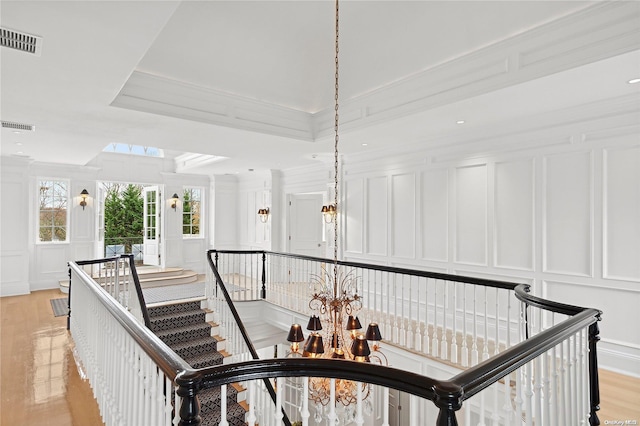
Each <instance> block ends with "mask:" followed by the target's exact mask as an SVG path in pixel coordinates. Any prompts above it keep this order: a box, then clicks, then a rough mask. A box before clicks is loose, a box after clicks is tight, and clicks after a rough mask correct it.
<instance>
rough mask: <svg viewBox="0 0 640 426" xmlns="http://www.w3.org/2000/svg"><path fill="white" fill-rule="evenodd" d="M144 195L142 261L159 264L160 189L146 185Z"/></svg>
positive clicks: (148, 263)
mask: <svg viewBox="0 0 640 426" xmlns="http://www.w3.org/2000/svg"><path fill="white" fill-rule="evenodd" d="M142 193H143V196H144V207H143V215H144V236H143V238H142V244H143V263H144V264H145V265H156V266H158V265H160V210H161V204H160V191H159V189H158V187H157V186H147V187H145V188H144V189H143V191H142Z"/></svg>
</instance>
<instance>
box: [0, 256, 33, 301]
mask: <svg viewBox="0 0 640 426" xmlns="http://www.w3.org/2000/svg"><path fill="white" fill-rule="evenodd" d="M0 253H1V254H0V297H4V296H15V295H18V294H27V293H29V267H28V263H29V257H28V256H27V254H26V253H25V252H23V251H9V250H7V251H5V250H3V251H2V252H0Z"/></svg>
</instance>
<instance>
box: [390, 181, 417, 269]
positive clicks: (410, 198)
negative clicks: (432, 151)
mask: <svg viewBox="0 0 640 426" xmlns="http://www.w3.org/2000/svg"><path fill="white" fill-rule="evenodd" d="M391 190H392V193H391V197H392V205H391V209H392V212H391V218H392V219H391V220H392V225H391V226H392V228H391V235H392V238H393V239H392V241H393V248H392V255H393V256H394V257H401V258H409V259H413V258H415V247H416V234H417V231H416V204H417V203H416V175H415V173H408V174H401V175H394V176H392V177H391Z"/></svg>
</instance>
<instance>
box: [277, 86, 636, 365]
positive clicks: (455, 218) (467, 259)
mask: <svg viewBox="0 0 640 426" xmlns="http://www.w3.org/2000/svg"><path fill="white" fill-rule="evenodd" d="M628 101H629V99H627V98H621V99H618V100H613V101H608V102H607V103H606V104H605V103H603V104H602V105H589V106H588V107H585V108H578V109H574V110H570V111H558V112H554V113H553V114H547V115H545V116H541V117H528V118H527V120H524V121H523V122H521V123H516V124H513V123H510V124H505V126H504V127H500V126H494V127H493V128H491V129H482V132H479V133H480V134H482V137H481V138H480V137H475V136H474V135H473V134H468V135H466V136H462V137H459V138H457V139H454V138H446V137H443V138H442V139H441V140H434V141H424V142H423V143H422V144H420V145H418V146H415V147H414V149H413V150H410V151H406V152H397V150H396V148H395V147H393V141H389V145H390V147H392V148H390V149H389V150H387V151H379V152H371V153H367V154H358V155H349V156H345V157H344V167H343V169H342V171H341V174H342V183H341V193H342V197H341V200H342V201H341V203H342V209H341V216H340V219H339V220H340V222H339V223H340V227H341V238H342V241H341V246H342V247H341V250H342V253H343V254H342V258H343V259H344V260H352V261H362V262H369V263H377V264H385V265H391V266H399V267H408V268H417V269H428V270H432V271H439V272H447V273H454V274H463V275H473V276H479V277H484V278H492V279H500V280H505V281H515V282H521V283H528V284H531V285H532V291H533V293H534V294H536V295H539V296H543V297H546V298H549V299H552V300H557V301H561V302H565V303H571V304H577V305H580V306H587V307H594V308H598V309H601V310H602V311H603V312H604V314H603V317H602V319H603V320H602V322H601V323H600V328H601V337H602V340H601V342H600V343H599V356H600V364H601V366H603V367H605V368H609V369H613V370H618V371H622V372H624V373H627V374H633V375H636V376H640V310H639V309H638V308H637V307H638V306H640V285H639V284H640V138H639V136H638V135H639V134H640V123H638V121H637V110H636V109H635V108H636V107H634V106H631V105H630V104H629V102H628ZM284 176H285V177H286V179H285V181H286V186H285V187H284V189H283V192H286V191H287V190H288V189H287V188H295V192H300V193H304V192H313V191H315V190H318V189H319V188H320V187H321V186H322V183H318V182H317V181H313V180H311V179H310V177H309V176H308V175H306V176H302V175H298V176H299V178H300V179H299V181H298V182H296V181H295V178H294V177H295V176H296V174H295V173H289V172H288V171H285V172H284ZM317 177H319V179H320V180H322V179H324V184H325V185H326V184H327V183H329V182H330V179H329V174H328V173H327V171H326V170H325V171H321V172H319V173H318V174H317ZM305 182H306V183H308V184H305ZM325 188H326V186H325ZM319 220H320V218H319Z"/></svg>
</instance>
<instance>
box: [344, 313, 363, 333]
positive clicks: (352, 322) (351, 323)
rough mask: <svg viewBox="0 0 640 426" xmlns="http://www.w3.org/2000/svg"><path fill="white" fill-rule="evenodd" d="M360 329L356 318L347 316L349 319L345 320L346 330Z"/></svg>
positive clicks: (360, 325)
mask: <svg viewBox="0 0 640 426" xmlns="http://www.w3.org/2000/svg"><path fill="white" fill-rule="evenodd" d="M361 328H362V324H360V320H359V319H358V317H354V316H353V315H349V319H347V330H360V329H361Z"/></svg>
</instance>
